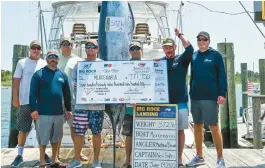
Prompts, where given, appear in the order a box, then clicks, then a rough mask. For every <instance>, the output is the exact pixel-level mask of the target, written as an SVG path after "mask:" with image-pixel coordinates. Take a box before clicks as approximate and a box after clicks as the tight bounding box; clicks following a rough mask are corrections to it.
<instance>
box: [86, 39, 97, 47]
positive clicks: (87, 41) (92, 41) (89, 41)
mask: <svg viewBox="0 0 265 168" xmlns="http://www.w3.org/2000/svg"><path fill="white" fill-rule="evenodd" d="M87 43H92V44H94V45H95V46H98V42H97V40H94V39H88V40H86V43H85V44H87Z"/></svg>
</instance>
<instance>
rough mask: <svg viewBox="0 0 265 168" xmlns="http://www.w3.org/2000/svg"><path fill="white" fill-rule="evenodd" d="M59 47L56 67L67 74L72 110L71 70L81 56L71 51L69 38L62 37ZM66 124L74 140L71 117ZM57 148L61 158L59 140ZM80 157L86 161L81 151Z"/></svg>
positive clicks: (73, 97) (73, 102) (80, 59)
mask: <svg viewBox="0 0 265 168" xmlns="http://www.w3.org/2000/svg"><path fill="white" fill-rule="evenodd" d="M60 49H61V54H59V55H58V56H59V59H60V61H59V63H58V68H59V69H61V70H62V71H64V72H65V73H66V75H67V76H68V80H69V84H70V85H71V86H70V90H71V96H72V99H71V100H72V101H71V105H72V111H74V105H75V96H74V92H73V89H72V82H71V79H72V72H73V69H74V66H75V65H76V64H77V62H78V61H82V58H80V57H78V56H76V55H75V54H73V53H72V49H73V43H72V42H71V38H68V37H63V38H62V39H61V41H60ZM67 124H68V125H69V127H70V131H71V138H72V140H73V142H74V136H75V133H74V128H73V119H69V120H67ZM62 131H63V130H62ZM58 148H59V149H58V159H60V158H61V157H60V148H61V142H60V143H59V145H58ZM80 159H81V160H82V161H88V158H87V157H86V156H85V155H83V154H82V153H81V155H80Z"/></svg>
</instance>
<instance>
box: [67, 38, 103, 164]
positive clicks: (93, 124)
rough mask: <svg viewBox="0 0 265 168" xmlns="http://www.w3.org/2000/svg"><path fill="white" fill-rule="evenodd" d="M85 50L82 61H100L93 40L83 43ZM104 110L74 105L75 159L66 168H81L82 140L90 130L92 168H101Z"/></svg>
mask: <svg viewBox="0 0 265 168" xmlns="http://www.w3.org/2000/svg"><path fill="white" fill-rule="evenodd" d="M85 50H86V54H87V57H86V58H85V60H84V61H102V60H101V59H99V58H97V53H98V50H99V47H98V42H97V41H96V40H93V39H89V40H87V41H86V43H85ZM77 65H78V64H76V65H75V67H74V70H73V74H72V82H73V83H72V84H73V87H74V90H75V89H76V84H77V70H78V69H77ZM104 110H105V104H94V105H90V104H85V105H82V104H76V105H75V111H74V118H73V127H74V129H75V140H74V149H75V159H74V160H73V161H72V162H71V163H70V164H69V165H67V168H75V167H81V166H82V163H81V161H80V153H81V151H82V146H83V138H84V135H85V133H86V131H87V129H88V128H89V129H91V132H92V134H93V138H92V140H93V148H94V152H93V153H94V162H93V164H92V168H101V163H100V162H99V153H100V149H101V131H102V125H103V120H104Z"/></svg>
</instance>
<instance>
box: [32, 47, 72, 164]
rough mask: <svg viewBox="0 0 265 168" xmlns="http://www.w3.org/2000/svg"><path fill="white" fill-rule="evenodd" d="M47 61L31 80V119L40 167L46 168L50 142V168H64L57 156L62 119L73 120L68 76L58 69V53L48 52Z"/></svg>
mask: <svg viewBox="0 0 265 168" xmlns="http://www.w3.org/2000/svg"><path fill="white" fill-rule="evenodd" d="M46 61H47V66H45V67H44V68H41V69H40V70H38V71H36V72H35V73H34V75H33V77H32V79H31V84H30V96H29V99H30V100H29V104H30V109H31V117H32V119H34V120H36V125H37V126H36V133H37V140H38V142H39V148H40V167H46V163H45V156H44V153H45V149H46V146H47V145H48V143H49V141H50V143H51V146H52V162H53V163H52V164H51V167H65V165H64V164H62V163H60V161H59V160H58V156H57V154H58V143H59V142H60V140H61V137H62V128H63V124H64V121H65V118H66V119H67V120H68V119H71V118H72V113H71V111H72V110H71V93H70V85H69V83H68V77H67V75H66V74H65V73H64V72H63V71H62V70H60V69H58V67H57V64H58V62H59V57H58V53H57V51H55V50H51V51H49V52H48V53H47V57H46ZM63 100H64V106H65V109H66V116H65V115H64V110H63V103H62V102H63Z"/></svg>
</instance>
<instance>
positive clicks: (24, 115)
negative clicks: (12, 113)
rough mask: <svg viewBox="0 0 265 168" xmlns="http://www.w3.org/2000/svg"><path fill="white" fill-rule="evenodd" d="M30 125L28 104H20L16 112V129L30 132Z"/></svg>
mask: <svg viewBox="0 0 265 168" xmlns="http://www.w3.org/2000/svg"><path fill="white" fill-rule="evenodd" d="M31 125H32V118H31V111H30V107H29V105H28V104H27V105H21V106H20V107H19V110H18V113H17V130H18V131H21V132H30V130H31Z"/></svg>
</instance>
